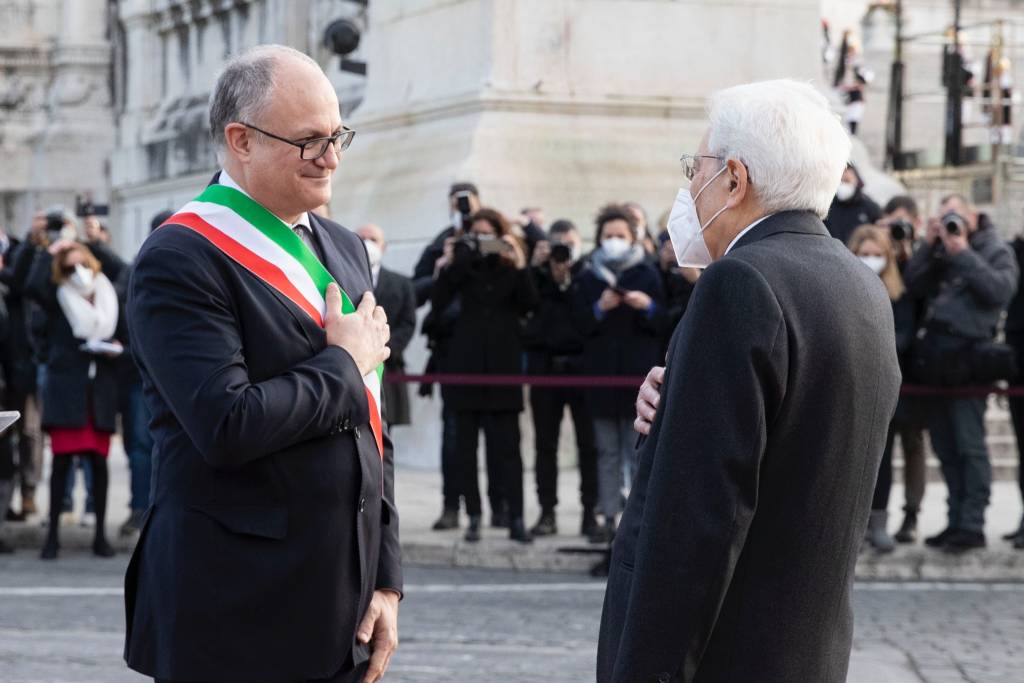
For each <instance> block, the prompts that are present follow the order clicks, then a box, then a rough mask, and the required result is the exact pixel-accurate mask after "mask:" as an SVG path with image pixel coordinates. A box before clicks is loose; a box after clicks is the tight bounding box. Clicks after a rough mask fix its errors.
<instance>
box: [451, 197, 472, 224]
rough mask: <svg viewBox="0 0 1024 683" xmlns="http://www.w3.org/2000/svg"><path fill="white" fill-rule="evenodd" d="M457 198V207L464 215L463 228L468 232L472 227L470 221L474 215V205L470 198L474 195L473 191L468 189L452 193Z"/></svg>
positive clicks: (461, 214)
mask: <svg viewBox="0 0 1024 683" xmlns="http://www.w3.org/2000/svg"><path fill="white" fill-rule="evenodd" d="M452 196H453V197H454V198H455V209H456V211H458V212H459V215H460V216H461V217H462V229H463V231H466V232H468V231H469V228H470V225H469V224H470V222H471V221H472V217H473V205H472V204H471V203H470V201H469V198H470V197H472V196H473V193H472V192H470V191H468V190H463V191H462V192H456V193H455V194H453V195H452Z"/></svg>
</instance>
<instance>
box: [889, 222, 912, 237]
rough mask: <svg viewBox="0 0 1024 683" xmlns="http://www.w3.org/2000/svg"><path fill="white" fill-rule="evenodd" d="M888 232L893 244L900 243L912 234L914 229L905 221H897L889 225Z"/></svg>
mask: <svg viewBox="0 0 1024 683" xmlns="http://www.w3.org/2000/svg"><path fill="white" fill-rule="evenodd" d="M889 232H890V233H891V234H892V239H893V241H894V242H902V241H903V240H905V239H909V238H910V236H911V235H913V234H914V228H913V226H912V225H910V223H908V222H907V221H905V220H902V219H899V220H895V221H893V222H892V223H889Z"/></svg>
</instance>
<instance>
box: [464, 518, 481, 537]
mask: <svg viewBox="0 0 1024 683" xmlns="http://www.w3.org/2000/svg"><path fill="white" fill-rule="evenodd" d="M465 539H466V542H467V543H477V542H479V541H480V515H470V516H469V528H468V529H466V535H465Z"/></svg>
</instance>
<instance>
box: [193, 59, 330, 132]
mask: <svg viewBox="0 0 1024 683" xmlns="http://www.w3.org/2000/svg"><path fill="white" fill-rule="evenodd" d="M282 57H293V58H295V59H298V60H299V61H302V62H306V63H307V64H310V65H312V66H315V67H316V68H317V69H319V68H320V65H319V64H317V63H316V61H315V60H314V59H313V58H312V57H310V56H309V55H307V54H304V53H302V52H299V51H298V50H296V49H295V48H292V47H288V46H287V45H257V46H256V47H253V48H249V49H248V50H246V51H244V52H242V53H241V54H238V55H236V56H234V57H232V58H231V59H230V60H229V61H228V63H227V64H225V65H224V69H223V70H222V71H221V72H220V75H219V76H218V77H217V83H216V85H214V86H213V92H212V93H211V95H210V133H211V134H212V135H213V141H214V142H215V143H216V144H217V146H218V147H221V148H223V146H224V145H225V139H224V127H225V126H227V125H228V124H229V123H234V122H246V123H252V122H253V121H257V120H259V118H260V115H261V114H262V113H263V110H264V109H265V108H266V106H267V105H268V104H269V103H270V99H271V97H272V96H273V94H274V93H273V90H274V74H275V71H276V70H277V65H278V63H279V61H280V59H281V58H282Z"/></svg>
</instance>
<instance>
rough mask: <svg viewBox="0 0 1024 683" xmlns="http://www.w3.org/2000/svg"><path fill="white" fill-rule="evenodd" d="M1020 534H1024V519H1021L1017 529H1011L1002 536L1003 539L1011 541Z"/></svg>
mask: <svg viewBox="0 0 1024 683" xmlns="http://www.w3.org/2000/svg"><path fill="white" fill-rule="evenodd" d="M1021 534H1024V519H1022V520H1021V522H1020V526H1019V527H1017V530H1016V531H1011V532H1010V533H1008V534H1006V535H1005V536H1003V540H1004V541H1010V542H1011V543H1012V542H1013V541H1016V540H1017V538H1018V537H1019V536H1020V535H1021Z"/></svg>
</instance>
